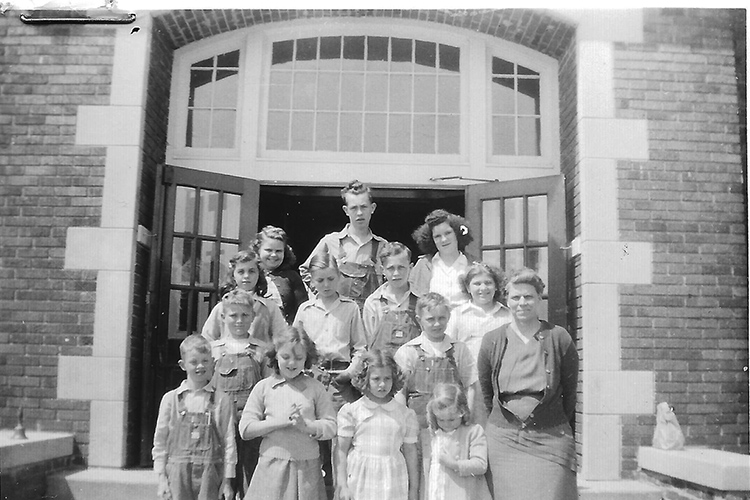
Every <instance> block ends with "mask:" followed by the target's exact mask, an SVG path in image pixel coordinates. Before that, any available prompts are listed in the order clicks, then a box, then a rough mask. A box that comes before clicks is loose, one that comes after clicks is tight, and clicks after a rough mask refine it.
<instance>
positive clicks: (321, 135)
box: [315, 113, 338, 151]
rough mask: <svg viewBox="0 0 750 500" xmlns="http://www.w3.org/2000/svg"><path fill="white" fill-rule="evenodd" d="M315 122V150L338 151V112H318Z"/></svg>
mask: <svg viewBox="0 0 750 500" xmlns="http://www.w3.org/2000/svg"><path fill="white" fill-rule="evenodd" d="M316 120H317V121H316V124H315V150H316V151H336V150H337V145H336V135H337V133H336V132H337V131H338V124H337V121H338V117H337V115H336V113H318V114H317V116H316Z"/></svg>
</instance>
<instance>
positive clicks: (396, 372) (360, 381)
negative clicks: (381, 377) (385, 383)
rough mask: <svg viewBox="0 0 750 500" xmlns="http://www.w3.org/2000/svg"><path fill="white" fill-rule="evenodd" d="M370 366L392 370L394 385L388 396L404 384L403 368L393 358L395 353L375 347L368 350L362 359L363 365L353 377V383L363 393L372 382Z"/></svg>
mask: <svg viewBox="0 0 750 500" xmlns="http://www.w3.org/2000/svg"><path fill="white" fill-rule="evenodd" d="M370 368H388V369H389V370H390V371H391V376H392V378H393V385H392V386H391V392H389V393H388V396H390V397H392V396H393V395H394V394H396V393H397V392H398V391H400V390H401V388H402V387H403V386H404V377H403V375H402V373H401V370H400V369H399V367H398V364H396V361H395V360H394V359H393V354H391V353H390V351H381V350H380V349H373V350H371V351H368V352H367V353H366V354H365V356H364V358H363V359H362V367H361V369H360V370H359V371H358V372H357V374H356V375H355V376H354V378H353V379H352V385H353V386H354V387H355V388H357V389H358V390H359V391H360V392H361V393H364V392H365V389H367V386H368V385H369V383H370Z"/></svg>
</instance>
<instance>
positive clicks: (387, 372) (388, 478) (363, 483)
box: [336, 349, 419, 500]
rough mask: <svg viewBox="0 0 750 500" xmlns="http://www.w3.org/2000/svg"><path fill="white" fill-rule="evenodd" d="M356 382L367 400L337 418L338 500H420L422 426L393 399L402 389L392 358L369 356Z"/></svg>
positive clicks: (384, 354) (346, 407)
mask: <svg viewBox="0 0 750 500" xmlns="http://www.w3.org/2000/svg"><path fill="white" fill-rule="evenodd" d="M352 383H353V384H355V385H356V386H357V388H358V389H360V390H361V391H362V392H363V394H364V397H362V398H360V399H358V400H357V401H354V402H353V403H347V404H345V405H344V406H343V407H342V408H341V410H340V411H339V414H338V447H337V452H336V457H337V467H336V473H337V478H336V498H338V499H340V500H383V499H388V500H417V498H418V494H419V468H418V462H417V434H418V432H419V424H418V423H417V416H416V414H415V413H414V410H411V409H409V408H407V407H406V406H405V405H404V404H402V403H400V402H398V401H396V400H395V399H393V396H394V394H396V393H397V392H398V391H399V390H400V389H401V386H402V385H403V380H402V377H401V374H400V371H399V369H398V366H397V365H396V362H395V361H394V360H393V356H392V355H391V354H390V353H389V352H387V351H380V350H377V349H375V350H372V351H370V352H368V353H367V355H366V356H365V358H364V362H363V369H362V371H361V372H360V373H359V375H358V376H357V378H356V379H355V380H353V381H352Z"/></svg>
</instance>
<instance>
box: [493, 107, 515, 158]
mask: <svg viewBox="0 0 750 500" xmlns="http://www.w3.org/2000/svg"><path fill="white" fill-rule="evenodd" d="M515 136H516V121H515V118H513V117H512V116H493V117H492V154H494V155H514V154H516V138H515Z"/></svg>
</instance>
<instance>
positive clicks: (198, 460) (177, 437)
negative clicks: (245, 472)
mask: <svg viewBox="0 0 750 500" xmlns="http://www.w3.org/2000/svg"><path fill="white" fill-rule="evenodd" d="M186 394H187V392H181V393H179V394H176V395H175V398H176V399H177V404H176V405H174V414H173V415H172V423H173V426H172V429H170V431H169V436H168V438H167V457H168V458H167V479H168V481H169V489H170V491H171V492H172V499H173V500H215V499H216V495H217V493H218V492H219V491H220V490H221V482H222V480H223V478H224V446H223V443H222V439H221V435H220V434H219V432H218V430H217V428H216V420H215V419H214V413H213V412H214V409H215V408H216V392H215V391H214V392H211V393H210V395H209V398H208V404H207V405H206V409H205V410H204V411H202V412H194V413H193V412H188V411H187V408H186V407H185V401H184V397H185V395H186Z"/></svg>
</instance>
